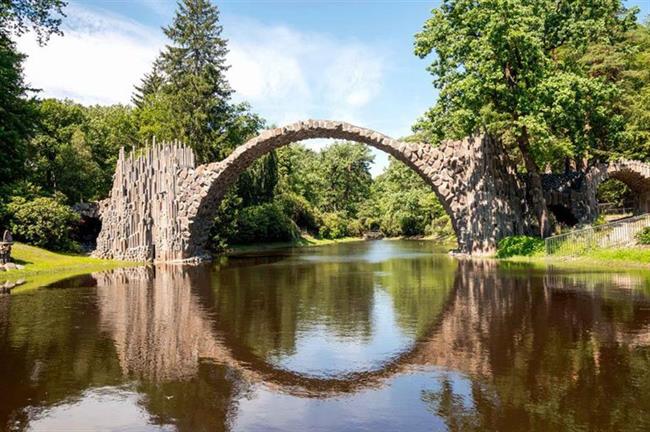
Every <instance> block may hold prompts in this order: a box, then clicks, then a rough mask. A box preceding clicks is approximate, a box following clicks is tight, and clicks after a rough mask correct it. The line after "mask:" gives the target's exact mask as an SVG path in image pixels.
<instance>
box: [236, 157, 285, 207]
mask: <svg viewBox="0 0 650 432" xmlns="http://www.w3.org/2000/svg"><path fill="white" fill-rule="evenodd" d="M277 183H278V157H277V155H276V153H275V152H274V151H272V152H270V153H268V154H266V155H264V156H262V157H261V158H259V159H258V160H256V161H255V162H253V165H252V166H251V167H250V168H248V169H247V170H246V171H245V172H243V173H242V174H241V175H240V176H239V179H237V195H239V196H240V197H241V198H242V200H243V205H244V206H249V205H254V204H262V203H267V202H270V201H272V200H273V197H274V195H275V187H276V185H277Z"/></svg>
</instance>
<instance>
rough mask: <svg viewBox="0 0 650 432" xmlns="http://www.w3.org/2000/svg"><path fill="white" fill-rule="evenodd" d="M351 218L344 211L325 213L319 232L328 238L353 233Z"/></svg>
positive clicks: (341, 236) (336, 237)
mask: <svg viewBox="0 0 650 432" xmlns="http://www.w3.org/2000/svg"><path fill="white" fill-rule="evenodd" d="M350 225H351V220H350V219H348V218H347V217H346V216H345V214H344V213H343V212H335V213H324V214H323V216H322V224H321V226H320V231H319V234H320V236H321V237H323V238H326V239H338V238H343V237H347V236H349V235H352V233H351V232H350V231H351V229H350Z"/></svg>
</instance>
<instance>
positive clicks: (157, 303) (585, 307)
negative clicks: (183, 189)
mask: <svg viewBox="0 0 650 432" xmlns="http://www.w3.org/2000/svg"><path fill="white" fill-rule="evenodd" d="M94 277H95V278H96V280H97V286H98V290H97V292H98V297H99V307H100V322H101V323H102V327H103V328H104V329H105V330H108V331H109V332H110V334H111V335H112V337H113V339H114V341H115V345H116V350H117V354H118V357H119V361H120V365H121V367H122V370H123V371H124V372H125V373H126V374H127V375H129V376H135V377H138V378H143V379H147V380H150V381H154V382H158V381H169V380H182V379H186V378H190V377H192V376H194V375H195V374H196V373H197V370H198V368H199V364H200V361H205V360H210V361H213V362H215V363H217V364H222V365H225V366H227V367H229V368H232V369H234V370H237V371H238V375H239V376H241V378H243V379H244V380H246V381H248V382H250V383H263V384H264V385H266V386H268V387H270V388H272V389H274V390H278V391H282V392H285V393H289V394H294V395H299V396H309V397H321V398H322V397H330V396H336V395H340V394H344V393H351V392H356V391H360V390H363V389H366V388H373V387H378V386H380V385H381V384H382V383H383V382H384V381H386V380H388V379H390V378H391V377H393V376H395V375H397V374H400V373H407V372H409V371H414V370H417V369H419V368H422V367H425V366H433V367H440V368H448V369H451V370H455V371H459V372H463V373H465V374H468V375H476V376H484V377H489V376H492V375H493V374H494V372H495V368H499V367H507V366H505V365H508V364H511V363H512V362H513V361H514V358H515V357H516V356H517V353H518V352H520V351H522V350H530V349H531V348H530V346H529V344H530V337H531V335H530V333H531V329H532V328H533V327H535V328H537V327H539V326H540V325H541V326H544V325H548V326H553V325H554V324H558V323H557V320H558V316H560V317H561V316H562V314H561V312H562V310H565V309H566V310H567V311H568V310H569V309H571V310H573V309H575V310H576V311H577V313H578V314H579V316H577V317H575V320H576V322H575V331H576V332H577V333H579V332H582V331H591V332H593V335H592V337H593V338H596V339H597V340H598V341H599V343H600V344H624V345H627V346H629V347H630V348H632V347H634V346H638V345H647V344H648V343H649V342H650V340H649V339H650V337H649V336H648V335H649V334H650V326H649V324H648V323H650V312H647V313H645V315H646V316H645V317H644V318H645V319H641V322H643V323H645V324H643V325H642V326H641V327H639V326H638V325H636V326H632V327H631V328H625V327H624V326H622V325H621V324H614V323H613V321H612V320H611V319H609V318H608V317H607V316H606V313H607V312H606V310H605V308H603V307H601V306H602V304H601V303H602V301H601V300H599V299H598V298H597V297H593V296H591V297H590V296H585V295H583V294H581V293H580V291H581V290H584V288H585V287H584V280H583V283H582V284H581V283H580V281H579V280H578V279H575V280H573V283H571V281H569V280H567V279H566V276H564V275H562V274H561V273H550V274H547V275H545V276H543V277H542V275H541V274H537V275H535V274H534V273H529V272H521V274H518V275H516V276H513V275H510V277H503V276H502V274H501V273H500V272H499V271H498V269H497V268H496V264H495V263H494V262H491V261H483V262H477V261H461V262H459V264H458V267H457V269H456V272H455V278H454V282H453V288H452V289H451V290H450V292H449V295H448V298H447V299H446V301H445V304H444V307H443V308H442V309H441V312H440V314H439V316H438V317H437V318H436V319H435V320H434V321H433V322H431V323H430V325H429V326H428V330H427V331H425V332H424V334H423V335H421V336H420V337H419V338H418V339H417V340H416V341H415V342H414V343H413V344H412V345H411V346H410V348H408V349H407V350H405V351H403V352H402V353H401V354H398V355H397V356H394V357H393V358H390V359H387V360H386V361H385V362H384V363H383V364H382V365H381V366H380V367H378V368H375V369H373V370H362V371H354V372H350V373H344V374H341V375H339V376H335V377H315V376H310V375H305V374H301V373H297V372H293V371H290V370H287V369H284V368H282V367H279V366H276V365H274V364H273V363H271V362H269V361H267V360H266V359H265V358H263V356H260V355H257V354H255V353H254V352H253V351H252V350H251V349H250V347H247V346H246V345H245V344H243V343H241V341H238V340H236V338H234V337H233V336H232V335H231V334H230V333H229V332H228V330H227V329H226V328H225V327H224V326H223V325H222V324H221V323H220V320H219V319H217V317H215V316H213V315H214V314H213V313H211V312H210V307H209V306H208V307H205V305H204V303H205V302H204V301H203V300H204V299H202V296H201V293H200V292H197V291H196V290H194V289H192V288H191V287H196V286H207V287H209V286H210V277H211V275H210V272H208V271H204V270H203V269H200V268H188V267H180V266H165V267H157V268H156V269H155V270H154V269H153V268H150V267H149V268H131V269H122V270H116V271H112V272H106V273H99V274H96V275H94ZM609 277H610V278H611V275H609ZM615 277H616V276H615ZM618 277H619V278H623V276H618ZM610 281H611V279H610ZM633 282H634V281H628V283H629V284H632V283H633ZM602 283H603V282H602V281H599V280H598V279H596V283H595V284H594V287H593V288H594V289H599V287H600V285H599V284H602ZM618 283H619V284H622V285H625V280H624V279H621V280H619V281H618ZM566 286H569V287H571V286H574V287H575V288H576V289H575V290H572V289H565V288H564V287H566ZM558 312H560V313H559V314H558ZM638 312H639V313H641V314H644V312H643V311H638ZM641 318H643V317H641ZM637 322H638V320H637Z"/></svg>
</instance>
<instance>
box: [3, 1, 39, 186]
mask: <svg viewBox="0 0 650 432" xmlns="http://www.w3.org/2000/svg"><path fill="white" fill-rule="evenodd" d="M0 8H2V6H0ZM0 16H1V15H0ZM0 20H1V19H0ZM24 58H25V56H24V55H22V54H20V53H18V52H17V51H16V44H15V43H14V42H13V41H12V40H11V39H9V38H8V37H6V36H4V35H2V34H0V89H2V90H1V91H0V119H1V122H0V187H1V186H3V185H6V184H8V183H11V182H12V181H14V180H17V179H19V178H20V177H21V176H22V175H23V174H24V173H23V167H24V164H25V159H26V156H27V146H26V141H27V139H29V137H30V136H31V135H32V133H33V130H34V126H35V124H36V112H35V111H34V103H33V101H32V100H31V99H27V97H26V92H27V90H28V87H27V85H26V84H25V82H24V80H23V75H22V62H23V60H24Z"/></svg>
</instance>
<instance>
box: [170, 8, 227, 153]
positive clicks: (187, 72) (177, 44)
mask: <svg viewBox="0 0 650 432" xmlns="http://www.w3.org/2000/svg"><path fill="white" fill-rule="evenodd" d="M163 31H164V32H165V35H167V37H168V38H169V39H170V40H171V44H170V45H167V46H166V47H165V49H164V50H163V52H162V54H161V58H160V68H161V71H162V73H163V74H164V75H165V77H166V79H167V83H166V85H165V87H164V91H165V92H167V93H169V94H170V95H171V97H172V106H171V109H172V110H173V114H174V116H173V118H174V121H175V132H176V134H177V135H178V138H179V139H181V140H182V141H184V142H185V143H186V144H188V145H189V146H191V147H192V148H193V149H194V151H195V153H196V155H197V157H198V159H199V161H200V162H206V161H209V160H214V159H216V158H219V157H222V156H223V155H224V152H225V149H224V147H225V145H224V144H223V140H222V139H220V138H221V137H222V136H223V135H225V134H226V133H227V129H228V124H229V121H230V120H231V118H232V114H231V110H232V107H231V105H230V96H231V94H232V89H231V88H230V85H229V84H228V82H227V80H226V77H225V73H226V71H227V70H228V66H227V65H226V54H227V53H228V49H227V46H226V45H227V41H226V40H225V39H223V38H222V37H221V32H222V26H221V25H220V24H219V11H218V9H217V7H216V6H214V5H212V4H211V3H210V1H209V0H182V1H181V2H180V3H179V8H178V11H177V12H176V16H175V17H174V20H173V22H172V24H171V26H169V27H166V28H164V29H163Z"/></svg>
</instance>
